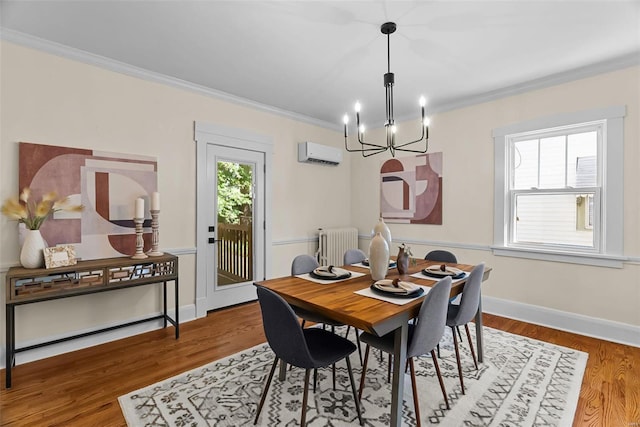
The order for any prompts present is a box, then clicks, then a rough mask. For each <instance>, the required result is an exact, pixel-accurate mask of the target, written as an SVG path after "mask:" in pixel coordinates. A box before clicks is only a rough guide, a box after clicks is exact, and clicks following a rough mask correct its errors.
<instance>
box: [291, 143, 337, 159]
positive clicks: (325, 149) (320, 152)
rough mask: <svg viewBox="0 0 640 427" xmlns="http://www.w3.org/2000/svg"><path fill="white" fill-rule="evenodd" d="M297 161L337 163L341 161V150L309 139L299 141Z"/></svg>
mask: <svg viewBox="0 0 640 427" xmlns="http://www.w3.org/2000/svg"><path fill="white" fill-rule="evenodd" d="M298 161H299V162H306V163H322V164H325V165H338V164H340V162H341V161H342V150H341V149H339V148H334V147H329V146H327V145H321V144H316V143H315V142H310V141H307V142H301V143H299V144H298Z"/></svg>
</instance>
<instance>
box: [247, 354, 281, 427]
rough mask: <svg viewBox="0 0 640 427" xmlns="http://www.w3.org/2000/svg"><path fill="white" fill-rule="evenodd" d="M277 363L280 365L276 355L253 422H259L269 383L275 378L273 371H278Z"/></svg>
mask: <svg viewBox="0 0 640 427" xmlns="http://www.w3.org/2000/svg"><path fill="white" fill-rule="evenodd" d="M277 365H278V358H277V357H276V358H275V359H274V360H273V365H271V372H269V377H268V378H267V382H266V384H265V385H264V390H263V391H262V397H261V398H260V404H259V405H258V410H257V411H256V419H255V420H253V424H257V423H258V417H259V416H260V412H261V411H262V406H263V405H264V401H265V400H266V398H267V393H268V392H269V385H271V380H272V379H273V373H274V372H275V371H276V366H277Z"/></svg>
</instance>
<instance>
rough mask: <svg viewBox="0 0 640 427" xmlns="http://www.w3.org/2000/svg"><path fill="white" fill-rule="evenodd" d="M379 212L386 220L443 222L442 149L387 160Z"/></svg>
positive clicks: (391, 221) (383, 172)
mask: <svg viewBox="0 0 640 427" xmlns="http://www.w3.org/2000/svg"><path fill="white" fill-rule="evenodd" d="M380 213H381V215H382V217H383V218H384V219H385V221H386V222H389V223H405V224H440V225H441V224H442V153H441V152H440V153H428V154H420V155H417V156H415V157H403V158H399V159H390V160H387V161H385V162H384V163H383V164H382V166H381V168H380Z"/></svg>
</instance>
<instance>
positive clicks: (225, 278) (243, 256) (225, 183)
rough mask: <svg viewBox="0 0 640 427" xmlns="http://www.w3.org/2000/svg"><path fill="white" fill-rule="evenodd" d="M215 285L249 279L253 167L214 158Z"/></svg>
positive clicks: (251, 249)
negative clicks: (216, 213) (215, 172)
mask: <svg viewBox="0 0 640 427" xmlns="http://www.w3.org/2000/svg"><path fill="white" fill-rule="evenodd" d="M217 165H218V182H217V191H218V242H217V245H218V247H217V249H218V251H217V252H218V272H217V274H218V282H217V283H218V286H225V285H231V284H235V283H242V282H248V281H252V280H253V191H252V189H253V168H252V166H251V165H248V164H242V163H236V162H226V161H218V162H217Z"/></svg>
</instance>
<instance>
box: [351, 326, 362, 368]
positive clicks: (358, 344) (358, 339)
mask: <svg viewBox="0 0 640 427" xmlns="http://www.w3.org/2000/svg"><path fill="white" fill-rule="evenodd" d="M353 329H354V330H355V331H356V345H357V346H358V356H360V365H361V366H362V349H361V348H360V335H358V330H357V329H356V328H353Z"/></svg>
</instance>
